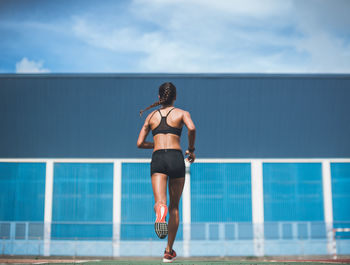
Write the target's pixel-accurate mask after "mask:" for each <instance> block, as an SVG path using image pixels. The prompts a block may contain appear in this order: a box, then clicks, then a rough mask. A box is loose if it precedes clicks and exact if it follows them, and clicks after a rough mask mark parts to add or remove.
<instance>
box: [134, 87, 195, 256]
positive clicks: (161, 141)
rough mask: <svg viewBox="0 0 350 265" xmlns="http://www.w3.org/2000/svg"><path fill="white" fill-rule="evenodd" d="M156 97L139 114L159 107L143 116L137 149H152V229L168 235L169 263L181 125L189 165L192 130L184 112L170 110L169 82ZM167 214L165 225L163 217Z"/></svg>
mask: <svg viewBox="0 0 350 265" xmlns="http://www.w3.org/2000/svg"><path fill="white" fill-rule="evenodd" d="M158 97H159V100H158V101H157V102H155V103H153V104H152V105H150V106H149V107H147V108H146V109H144V110H141V111H140V115H142V113H143V112H144V111H146V110H148V109H150V108H153V107H156V106H158V105H160V106H161V107H160V108H159V109H157V110H155V111H153V112H152V113H150V114H149V115H148V116H147V118H146V120H145V123H144V125H143V127H142V129H141V131H140V134H139V138H138V140H137V146H138V148H146V149H153V154H152V162H151V179H152V188H153V195H154V200H155V205H154V211H155V213H156V221H155V224H154V228H155V232H156V234H157V235H158V237H159V238H165V237H166V236H167V235H168V244H167V246H166V248H165V251H164V258H163V262H172V261H174V260H175V258H176V252H175V251H174V250H173V244H174V240H175V237H176V233H177V229H178V227H179V201H180V197H181V194H182V190H183V187H184V183H185V162H184V156H183V153H182V150H181V146H180V137H181V131H182V127H183V125H185V126H186V127H187V129H188V149H187V150H186V153H185V155H186V156H188V157H187V161H189V162H190V163H193V162H194V160H195V154H194V150H195V148H194V141H195V136H196V128H195V126H194V123H193V121H192V119H191V116H190V114H189V113H188V112H187V111H184V110H182V109H179V108H175V107H174V101H175V100H176V87H175V86H174V85H173V84H172V83H170V82H169V83H164V84H162V85H161V86H160V87H159V95H158ZM150 131H152V134H153V141H154V143H152V142H147V141H145V139H146V137H147V135H148V133H149V132H150ZM168 177H169V182H168ZM167 182H168V188H169V197H170V203H169V208H168V207H167V201H166V200H167V194H166V192H167ZM168 211H169V222H168V224H167V223H166V219H165V218H166V215H167V212H168Z"/></svg>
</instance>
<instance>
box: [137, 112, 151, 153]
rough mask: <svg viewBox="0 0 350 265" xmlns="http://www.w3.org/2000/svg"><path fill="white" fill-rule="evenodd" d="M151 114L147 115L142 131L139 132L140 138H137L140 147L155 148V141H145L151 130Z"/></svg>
mask: <svg viewBox="0 0 350 265" xmlns="http://www.w3.org/2000/svg"><path fill="white" fill-rule="evenodd" d="M151 114H152V113H151ZM151 114H149V115H148V116H147V118H146V120H145V123H144V124H143V126H142V128H141V131H140V133H139V138H138V139H137V147H138V148H143V149H153V148H154V143H152V142H146V141H145V139H146V137H147V135H148V133H149V131H150V126H149V120H150V117H151Z"/></svg>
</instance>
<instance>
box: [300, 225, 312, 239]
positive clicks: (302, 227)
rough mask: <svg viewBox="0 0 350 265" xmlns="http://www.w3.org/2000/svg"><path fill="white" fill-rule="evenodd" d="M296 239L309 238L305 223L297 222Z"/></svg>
mask: <svg viewBox="0 0 350 265" xmlns="http://www.w3.org/2000/svg"><path fill="white" fill-rule="evenodd" d="M297 227H298V239H303V240H305V239H308V238H309V232H308V224H307V223H298V225H297Z"/></svg>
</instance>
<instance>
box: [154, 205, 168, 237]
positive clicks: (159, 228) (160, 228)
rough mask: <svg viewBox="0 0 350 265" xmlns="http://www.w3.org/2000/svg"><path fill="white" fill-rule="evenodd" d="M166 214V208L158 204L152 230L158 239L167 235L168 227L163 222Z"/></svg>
mask: <svg viewBox="0 0 350 265" xmlns="http://www.w3.org/2000/svg"><path fill="white" fill-rule="evenodd" d="M167 213H168V207H167V206H166V205H165V204H159V205H158V207H157V210H156V222H155V224H154V230H155V231H156V234H157V236H158V237H159V238H160V239H163V238H166V236H167V235H168V225H167V223H166V221H165V218H166V215H167Z"/></svg>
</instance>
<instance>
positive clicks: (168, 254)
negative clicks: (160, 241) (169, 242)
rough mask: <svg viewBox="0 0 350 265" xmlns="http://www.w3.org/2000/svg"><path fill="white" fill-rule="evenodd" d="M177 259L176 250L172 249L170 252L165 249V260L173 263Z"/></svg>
mask: <svg viewBox="0 0 350 265" xmlns="http://www.w3.org/2000/svg"><path fill="white" fill-rule="evenodd" d="M175 259H176V252H175V250H171V251H170V252H167V251H166V250H165V251H164V258H163V262H167V263H171V262H173V261H174V260H175Z"/></svg>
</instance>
